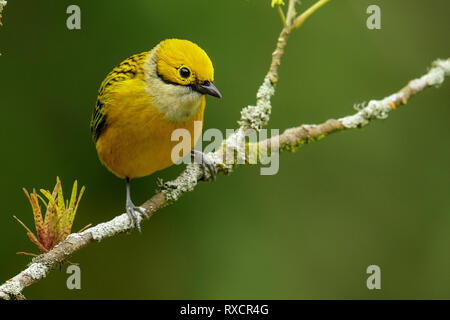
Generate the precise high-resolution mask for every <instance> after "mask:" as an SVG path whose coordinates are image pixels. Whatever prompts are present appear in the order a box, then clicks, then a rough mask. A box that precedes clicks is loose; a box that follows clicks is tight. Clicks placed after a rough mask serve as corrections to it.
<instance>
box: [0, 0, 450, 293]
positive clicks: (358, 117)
mask: <svg viewBox="0 0 450 320" xmlns="http://www.w3.org/2000/svg"><path fill="white" fill-rule="evenodd" d="M1 2H2V0H0V3H1ZM295 2H296V1H295V0H291V1H290V2H289V6H288V12H287V14H286V26H285V27H284V28H283V31H282V32H281V34H280V36H279V38H278V41H277V46H276V50H275V51H274V53H273V54H272V61H271V65H270V69H269V72H268V74H267V75H266V77H265V78H264V81H263V84H262V85H261V87H260V88H259V90H258V93H257V100H256V106H248V107H246V108H244V109H243V110H242V112H241V119H240V121H239V125H240V127H239V128H238V129H237V131H236V132H235V133H234V134H233V135H231V136H230V137H228V138H227V139H226V140H225V141H223V143H222V145H221V147H220V148H219V149H218V151H216V152H214V153H210V154H208V156H209V157H210V158H211V159H213V160H214V162H215V165H216V168H217V170H218V172H220V173H222V174H228V173H230V172H231V171H232V169H233V168H234V167H236V166H237V165H239V164H240V163H246V160H247V158H249V157H250V156H252V155H251V154H249V153H250V150H252V148H243V149H242V148H241V149H240V148H238V147H237V146H238V145H240V143H241V142H242V141H243V139H245V133H246V131H247V130H249V129H256V130H259V129H261V128H262V127H264V126H266V125H267V123H268V121H269V118H270V112H271V101H270V99H271V97H272V96H273V95H274V93H275V84H276V82H277V79H278V67H279V65H280V61H281V57H282V55H283V52H284V47H285V46H286V43H287V37H288V35H289V33H290V32H291V31H292V30H293V26H294V24H293V23H294V21H296V18H297V15H296V12H295ZM319 2H326V1H319ZM322 4H323V3H322ZM316 9H317V8H316ZM449 75H450V59H447V60H438V61H436V62H434V63H433V66H432V68H431V69H430V70H429V71H428V72H427V73H426V74H425V75H424V76H422V77H421V78H418V79H415V80H412V81H410V82H409V84H408V85H407V86H405V87H404V88H403V89H401V90H400V91H398V92H397V93H394V94H392V95H390V96H388V97H387V98H384V99H382V100H372V101H370V102H369V103H368V105H367V106H365V107H363V108H359V110H358V111H357V112H356V113H355V114H352V115H350V116H347V117H343V118H340V119H338V120H334V119H331V120H327V121H325V122H324V123H322V124H318V125H302V126H299V127H296V128H291V129H288V130H286V131H284V132H283V133H282V134H281V135H279V136H277V137H271V138H268V139H266V140H264V141H261V142H259V143H258V145H257V148H256V150H261V149H263V148H264V149H267V150H270V152H276V151H290V152H292V151H296V150H297V149H298V148H299V147H301V146H302V145H304V144H307V143H311V142H313V141H317V140H319V139H321V138H323V137H325V136H327V135H328V134H330V133H333V132H336V131H342V130H344V129H353V128H358V127H362V126H365V125H367V124H368V123H369V122H370V121H371V120H375V119H385V118H386V117H387V115H388V113H389V112H391V111H392V110H393V109H395V108H396V107H397V106H399V105H401V104H405V103H406V102H407V101H408V99H409V98H411V97H412V96H414V95H415V94H417V93H419V92H421V91H423V90H424V89H426V88H428V87H430V86H438V85H440V84H442V83H443V82H444V79H445V77H446V76H449ZM228 148H232V149H235V150H237V153H236V154H235V160H234V161H233V162H231V163H226V162H224V159H225V155H226V154H227V153H226V151H227V149H228ZM239 160H243V161H239ZM204 178H208V177H203V171H202V170H201V168H200V166H199V165H196V164H189V165H187V167H186V169H185V170H184V171H183V172H182V173H181V174H180V175H179V176H178V177H177V178H176V179H175V180H172V181H169V182H165V183H161V184H160V186H159V191H158V192H157V193H156V194H155V195H154V196H153V197H151V198H150V199H149V200H147V201H146V202H145V203H144V204H142V207H143V208H145V209H146V211H147V214H148V216H149V217H151V216H152V215H153V213H155V212H156V211H158V210H159V209H161V208H162V207H164V206H167V205H169V204H171V203H173V202H174V201H177V200H178V199H179V198H180V196H182V195H183V194H184V193H186V192H188V191H192V190H194V188H195V186H196V185H197V183H198V181H200V180H201V179H204ZM131 230H132V223H131V222H130V220H129V218H128V215H127V214H125V213H124V214H122V215H119V216H117V217H115V218H114V219H112V220H110V221H108V222H104V223H100V224H98V225H96V226H94V227H92V228H89V229H86V230H85V231H83V232H81V233H74V234H70V235H69V236H68V237H67V238H66V239H65V240H64V241H63V242H61V243H59V244H58V245H57V246H55V247H54V248H53V249H51V250H50V251H49V252H47V253H45V254H42V255H40V256H38V257H36V258H34V259H33V260H32V262H31V264H30V265H29V266H28V267H27V268H26V269H25V270H23V271H22V272H20V273H19V274H17V275H16V276H15V277H13V278H11V279H10V280H8V281H6V282H5V283H4V284H3V285H1V286H0V299H20V298H24V297H23V295H22V291H23V289H25V288H26V287H28V286H30V285H31V284H33V283H35V282H37V281H39V280H41V279H43V278H45V277H46V276H47V274H48V273H49V272H50V271H51V270H52V269H53V268H55V267H56V266H58V265H59V264H60V263H62V262H64V261H66V260H67V259H68V258H69V257H70V256H71V255H72V254H73V253H75V252H76V251H78V250H80V249H81V248H83V247H85V246H87V245H88V244H90V243H93V242H98V241H101V240H103V239H106V238H109V237H113V236H115V235H118V234H121V233H125V232H129V231H131Z"/></svg>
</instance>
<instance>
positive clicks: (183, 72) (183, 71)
mask: <svg viewBox="0 0 450 320" xmlns="http://www.w3.org/2000/svg"><path fill="white" fill-rule="evenodd" d="M190 75H191V71H189V69H188V68H186V67H183V68H181V69H180V76H181V77H182V78H185V79H187V78H189V76H190Z"/></svg>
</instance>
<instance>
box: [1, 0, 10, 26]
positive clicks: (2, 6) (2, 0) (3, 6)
mask: <svg viewBox="0 0 450 320" xmlns="http://www.w3.org/2000/svg"><path fill="white" fill-rule="evenodd" d="M7 3H8V2H6V1H5V0H0V26H2V25H3V24H2V12H3V9H4V8H5V6H6V4H7Z"/></svg>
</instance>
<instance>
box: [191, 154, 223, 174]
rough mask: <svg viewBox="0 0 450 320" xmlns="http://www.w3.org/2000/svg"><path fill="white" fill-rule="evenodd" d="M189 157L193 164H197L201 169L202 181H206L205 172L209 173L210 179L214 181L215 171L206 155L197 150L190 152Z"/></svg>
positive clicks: (212, 163)
mask: <svg viewBox="0 0 450 320" xmlns="http://www.w3.org/2000/svg"><path fill="white" fill-rule="evenodd" d="M191 157H192V159H193V160H194V163H197V164H199V165H200V166H201V167H202V170H203V179H204V180H206V177H207V173H206V172H207V171H209V174H210V176H211V179H212V180H213V181H215V180H216V176H217V169H216V166H215V165H214V162H213V161H212V160H211V158H210V157H208V156H207V155H206V154H204V153H203V152H201V151H198V150H192V151H191Z"/></svg>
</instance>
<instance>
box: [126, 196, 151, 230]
mask: <svg viewBox="0 0 450 320" xmlns="http://www.w3.org/2000/svg"><path fill="white" fill-rule="evenodd" d="M126 208H127V215H128V218H130V222H131V226H132V227H136V228H137V229H138V230H139V232H142V231H141V224H140V219H139V218H138V214H140V215H141V216H144V217H145V218H147V219H148V217H149V216H148V214H147V211H146V210H145V209H144V208H141V207H138V206H135V205H134V204H133V202H131V201H129V202H127V206H126Z"/></svg>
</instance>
